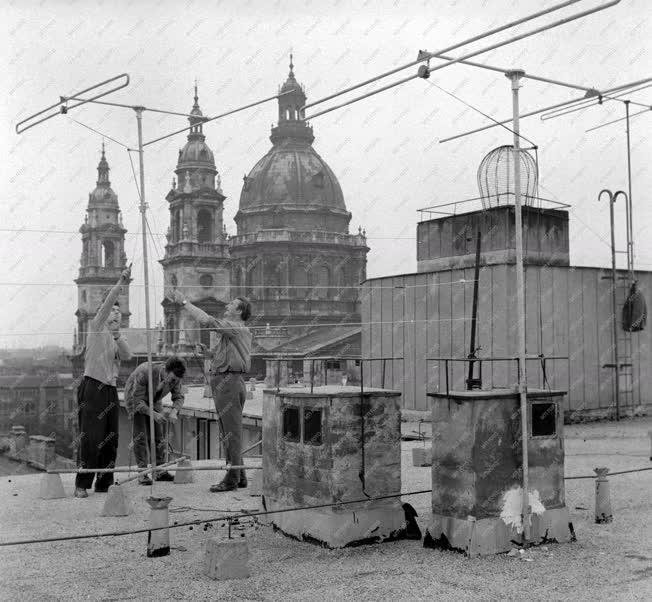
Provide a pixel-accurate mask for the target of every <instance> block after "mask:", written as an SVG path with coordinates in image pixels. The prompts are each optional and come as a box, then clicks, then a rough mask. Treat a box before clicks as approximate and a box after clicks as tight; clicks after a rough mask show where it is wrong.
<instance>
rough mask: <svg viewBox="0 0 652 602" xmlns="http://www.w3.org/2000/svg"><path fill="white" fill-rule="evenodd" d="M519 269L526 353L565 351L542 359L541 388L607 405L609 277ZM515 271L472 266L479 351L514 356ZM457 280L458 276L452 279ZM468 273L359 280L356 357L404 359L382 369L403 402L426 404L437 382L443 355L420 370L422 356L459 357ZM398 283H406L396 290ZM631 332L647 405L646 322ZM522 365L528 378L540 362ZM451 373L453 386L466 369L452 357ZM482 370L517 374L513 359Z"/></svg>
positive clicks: (648, 280)
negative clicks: (476, 272) (544, 384)
mask: <svg viewBox="0 0 652 602" xmlns="http://www.w3.org/2000/svg"><path fill="white" fill-rule="evenodd" d="M527 272H528V275H527V281H526V283H527V290H526V301H527V305H528V309H527V317H528V322H527V328H528V336H527V342H528V353H532V354H538V353H539V352H543V353H544V354H545V355H547V356H550V355H556V356H568V357H569V360H568V361H551V362H547V365H546V368H547V377H548V384H549V385H550V387H552V388H560V389H563V390H567V391H569V395H568V396H567V399H568V401H567V407H566V408H565V409H566V410H569V409H572V410H578V411H582V410H585V409H608V408H610V407H613V405H614V404H615V397H614V375H613V370H612V369H609V368H602V366H603V365H604V364H606V363H613V350H612V346H613V341H612V339H613V336H612V312H611V288H610V287H611V280H610V279H605V278H603V276H608V275H610V271H609V270H605V269H600V268H577V267H571V268H568V267H562V266H559V267H537V266H529V267H528V269H527ZM514 274H515V268H514V266H512V265H509V266H508V265H494V266H486V267H483V268H482V269H481V270H480V291H479V299H478V305H479V307H478V315H479V323H478V332H479V344H480V345H481V347H482V350H481V351H480V355H481V356H494V357H498V356H500V357H505V356H513V355H514V353H515V351H516V313H515V309H516V301H515V294H514V291H515V281H514ZM622 275H624V272H623V271H620V272H619V276H622ZM637 277H638V282H639V288H640V289H641V291H642V292H643V295H644V296H645V299H646V301H647V304H648V307H650V306H652V273H651V272H645V273H638V274H637ZM462 279H464V280H466V282H460V280H462ZM472 279H473V269H472V268H468V269H467V270H446V271H442V272H436V273H434V272H430V273H419V274H410V275H406V276H398V277H388V278H379V279H375V280H372V281H369V282H368V283H367V284H365V288H364V291H369V294H368V295H367V294H364V295H363V299H362V316H363V318H362V321H363V328H362V331H363V332H362V349H363V353H364V356H365V357H369V356H371V357H380V356H381V355H394V356H402V357H404V358H405V360H404V362H395V363H394V368H393V370H390V369H389V368H388V372H387V377H388V380H387V383H388V384H387V386H390V384H389V383H390V382H391V376H390V375H393V378H394V381H393V385H391V386H393V387H394V388H396V389H398V390H401V391H402V392H403V399H402V403H403V407H405V408H411V409H418V410H426V409H428V403H427V398H426V390H427V389H428V390H436V389H438V390H440V391H442V390H443V389H444V386H445V381H444V366H443V363H442V364H441V366H440V368H439V369H438V368H437V364H436V363H435V362H429V370H426V357H434V356H439V357H447V356H456V357H460V356H466V355H467V353H468V344H469V338H470V327H471V323H470V318H471V304H472V294H473V282H472ZM400 286H404V287H405V288H403V289H401V288H397V287H400ZM381 287H387V288H386V289H382V288H381ZM539 290H540V291H541V293H540V295H539V292H538V291H539ZM539 298H540V299H541V303H539ZM619 304H620V299H619ZM539 307H540V310H541V318H540V319H539ZM388 314H389V316H390V317H389V318H388ZM370 322H371V323H370ZM380 322H388V323H385V324H380ZM540 328H541V334H540ZM618 328H619V334H620V336H624V334H625V333H623V332H622V330H620V329H621V316H620V309H619V312H618ZM631 336H632V352H633V353H632V363H633V364H634V365H633V379H634V383H633V384H634V395H633V399H634V404H636V405H639V404H647V405H649V404H652V370H651V369H650V366H652V324H651V323H650V321H648V324H647V325H646V328H645V330H643V331H642V332H638V333H632V335H631ZM539 340H541V344H540V348H539ZM375 363H376V364H378V367H377V368H376V369H375V371H374V382H373V384H374V385H376V386H377V385H379V384H380V363H379V362H375ZM400 364H402V366H400ZM367 365H368V364H367ZM389 365H390V364H389V363H388V366H389ZM365 368H366V366H365ZM528 372H529V375H530V384H532V383H533V381H535V377H536V379H537V380H538V379H539V376H538V375H539V374H540V364H539V362H536V361H531V362H528ZM492 373H493V379H492V378H491V375H492ZM455 376H456V378H457V380H458V381H459V382H458V383H456V386H461V385H462V384H463V379H464V378H466V370H465V369H464V368H463V367H461V365H460V366H459V367H458V368H457V369H456V371H455ZM483 376H484V384H485V386H495V387H501V386H511V385H513V384H514V383H515V379H516V372H515V367H513V368H512V369H511V370H508V369H507V365H506V364H498V363H497V364H495V365H494V366H493V367H490V366H488V365H485V366H484V370H483ZM427 385H428V386H427Z"/></svg>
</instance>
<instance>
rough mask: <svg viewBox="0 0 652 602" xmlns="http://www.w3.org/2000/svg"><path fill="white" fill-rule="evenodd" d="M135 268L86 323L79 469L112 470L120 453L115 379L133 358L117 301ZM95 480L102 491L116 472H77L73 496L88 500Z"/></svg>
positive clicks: (126, 272) (124, 274) (80, 392)
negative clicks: (122, 361)
mask: <svg viewBox="0 0 652 602" xmlns="http://www.w3.org/2000/svg"><path fill="white" fill-rule="evenodd" d="M130 274H131V266H130V267H128V268H127V269H126V270H124V271H123V272H122V275H121V276H120V280H118V283H117V284H116V285H115V286H114V287H113V288H112V289H111V290H110V291H109V294H108V295H107V296H106V298H105V299H104V302H103V303H102V305H101V306H100V308H99V309H98V310H97V314H96V315H95V317H94V318H93V319H92V320H91V321H90V322H89V323H88V328H89V331H88V333H87V335H86V355H85V363H84V378H83V379H82V381H81V383H80V385H79V388H78V390H77V403H78V404H79V409H78V420H79V447H78V448H77V465H78V466H79V467H80V468H98V469H102V468H114V467H115V460H116V456H117V453H118V421H119V415H120V414H119V412H120V405H119V402H118V391H117V389H116V378H117V376H118V369H119V368H120V361H121V360H128V359H130V358H131V352H130V351H129V346H128V345H127V343H126V341H125V340H124V339H122V337H121V336H120V321H121V318H122V314H121V312H120V305H119V303H118V302H117V300H118V296H119V295H120V290H121V288H122V285H123V284H127V283H128V282H129V277H130ZM93 478H95V491H96V492H98V493H104V492H106V491H107V490H108V488H109V486H110V485H112V484H113V473H112V472H102V471H101V470H98V471H97V473H83V474H77V477H76V478H75V497H78V498H85V497H88V493H87V491H86V490H87V489H90V487H91V485H92V484H93Z"/></svg>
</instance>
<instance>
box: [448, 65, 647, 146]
mask: <svg viewBox="0 0 652 602" xmlns="http://www.w3.org/2000/svg"><path fill="white" fill-rule="evenodd" d="M650 81H652V77H648V78H646V79H642V80H639V81H636V82H632V83H630V84H624V85H621V86H616V87H615V88H609V89H608V90H605V91H604V93H605V94H606V93H609V92H615V91H617V90H622V89H623V88H632V87H635V86H638V85H640V84H642V83H646V82H650ZM586 100H592V99H587V98H584V97H582V98H575V99H573V100H566V101H564V102H560V103H557V104H554V105H550V106H548V107H544V108H541V109H536V110H534V111H530V112H529V113H523V114H522V115H521V116H520V117H521V119H523V118H524V117H531V116H532V115H538V114H539V113H545V112H546V111H552V110H553V109H559V108H561V107H566V106H569V105H572V104H574V103H578V102H582V101H586ZM589 106H590V105H589ZM511 120H512V118H511V117H510V118H508V119H503V120H501V121H498V122H497V123H491V124H489V125H485V126H483V127H480V128H476V129H475V130H469V131H467V132H463V133H462V134H455V136H449V137H448V138H442V139H441V140H440V141H439V143H440V144H442V143H444V142H450V141H451V140H457V139H458V138H463V137H464V136H470V135H471V134H477V133H478V132H484V131H485V130H490V129H491V128H495V127H498V126H500V125H504V124H506V123H509V122H510V121H511Z"/></svg>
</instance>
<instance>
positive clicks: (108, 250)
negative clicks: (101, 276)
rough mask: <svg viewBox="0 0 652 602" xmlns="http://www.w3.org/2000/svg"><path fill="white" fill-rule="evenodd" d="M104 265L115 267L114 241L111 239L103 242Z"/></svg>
mask: <svg viewBox="0 0 652 602" xmlns="http://www.w3.org/2000/svg"><path fill="white" fill-rule="evenodd" d="M102 267H105V268H112V267H114V261H113V243H112V242H111V241H110V240H105V241H104V242H103V243H102Z"/></svg>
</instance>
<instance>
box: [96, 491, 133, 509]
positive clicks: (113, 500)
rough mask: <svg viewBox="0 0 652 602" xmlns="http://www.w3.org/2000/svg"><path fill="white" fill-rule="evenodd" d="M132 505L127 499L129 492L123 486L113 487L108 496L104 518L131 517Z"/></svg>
mask: <svg viewBox="0 0 652 602" xmlns="http://www.w3.org/2000/svg"><path fill="white" fill-rule="evenodd" d="M130 514H131V503H130V502H129V500H128V499H127V492H126V491H125V488H124V487H123V486H122V485H111V486H110V487H109V491H108V492H107V494H106V500H105V501H104V508H103V509H102V516H129V515H130Z"/></svg>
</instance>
